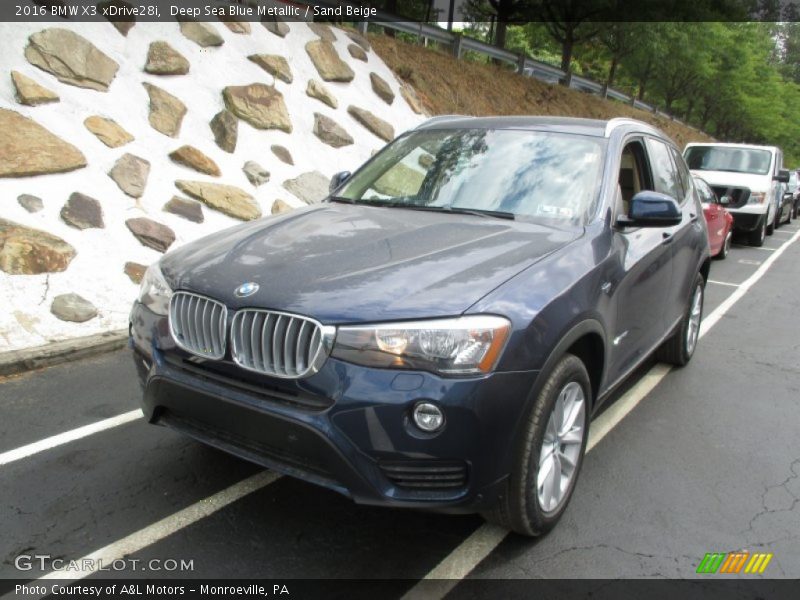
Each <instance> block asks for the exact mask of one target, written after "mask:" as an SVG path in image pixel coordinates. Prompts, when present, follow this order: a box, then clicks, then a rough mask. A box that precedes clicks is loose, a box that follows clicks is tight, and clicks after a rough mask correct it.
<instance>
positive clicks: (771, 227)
mask: <svg viewBox="0 0 800 600" xmlns="http://www.w3.org/2000/svg"><path fill="white" fill-rule="evenodd" d="M768 218H769V214H767V215H765V216H764V220H765V221H766V220H767V219H768ZM777 222H778V213H775V216H774V217H772V223H770V224H769V225H767V228H766V231H765V233H766V234H767V235H772V234H773V233H775V224H776V223H777Z"/></svg>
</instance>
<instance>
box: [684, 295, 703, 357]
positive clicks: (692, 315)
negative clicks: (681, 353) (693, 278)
mask: <svg viewBox="0 0 800 600" xmlns="http://www.w3.org/2000/svg"><path fill="white" fill-rule="evenodd" d="M702 313H703V286H701V285H698V286H697V287H696V288H695V290H694V296H692V307H691V309H690V312H689V325H688V327H686V353H687V354H688V355H689V356H691V355H692V353H693V352H694V349H695V347H696V346H697V340H698V338H699V337H700V318H701V317H702Z"/></svg>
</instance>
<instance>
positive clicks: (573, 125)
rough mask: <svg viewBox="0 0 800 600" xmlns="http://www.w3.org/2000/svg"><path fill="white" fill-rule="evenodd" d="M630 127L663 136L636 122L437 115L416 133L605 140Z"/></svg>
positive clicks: (651, 127) (571, 118)
mask: <svg viewBox="0 0 800 600" xmlns="http://www.w3.org/2000/svg"><path fill="white" fill-rule="evenodd" d="M625 125H626V126H632V127H634V128H636V129H639V130H640V131H645V132H650V133H653V134H656V135H659V136H661V137H666V136H664V134H663V133H662V132H661V131H659V130H658V129H656V128H655V127H653V126H652V125H649V124H648V123H645V122H643V121H637V120H636V119H619V118H617V119H610V120H601V119H581V118H578V117H529V116H514V117H468V116H465V115H439V116H436V117H432V118H430V119H428V120H427V121H424V122H423V123H422V124H420V125H419V126H418V127H417V129H460V128H464V129H527V130H531V131H552V132H556V131H557V132H561V133H574V134H580V135H590V136H596V137H608V136H610V135H611V132H612V131H613V130H614V129H616V128H617V127H621V126H625Z"/></svg>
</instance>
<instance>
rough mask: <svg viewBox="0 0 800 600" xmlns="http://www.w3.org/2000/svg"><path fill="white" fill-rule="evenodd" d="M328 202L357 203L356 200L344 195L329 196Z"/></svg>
mask: <svg viewBox="0 0 800 600" xmlns="http://www.w3.org/2000/svg"><path fill="white" fill-rule="evenodd" d="M328 202H341V203H342V204H355V203H356V201H355V200H353V199H351V198H345V197H344V196H328Z"/></svg>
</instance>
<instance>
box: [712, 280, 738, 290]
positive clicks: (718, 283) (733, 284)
mask: <svg viewBox="0 0 800 600" xmlns="http://www.w3.org/2000/svg"><path fill="white" fill-rule="evenodd" d="M708 283H713V284H714V285H727V286H729V287H735V288H737V287H739V285H740V284H738V283H728V282H727V281H716V280H714V279H709V280H708Z"/></svg>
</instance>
